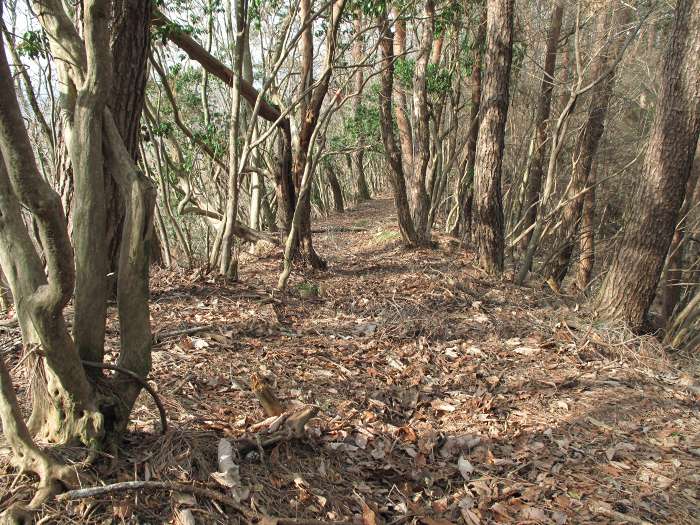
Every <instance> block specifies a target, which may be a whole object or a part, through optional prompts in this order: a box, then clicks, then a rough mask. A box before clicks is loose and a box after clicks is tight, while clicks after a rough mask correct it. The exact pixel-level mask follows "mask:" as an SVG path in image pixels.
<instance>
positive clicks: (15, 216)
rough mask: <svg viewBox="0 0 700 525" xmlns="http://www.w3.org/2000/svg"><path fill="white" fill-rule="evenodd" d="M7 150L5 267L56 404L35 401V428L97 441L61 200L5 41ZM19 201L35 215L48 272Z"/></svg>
mask: <svg viewBox="0 0 700 525" xmlns="http://www.w3.org/2000/svg"><path fill="white" fill-rule="evenodd" d="M0 153H1V155H0V264H2V268H3V272H4V273H5V275H6V277H7V279H8V282H9V284H10V287H11V289H12V294H13V297H14V298H15V304H16V308H17V315H18V319H19V321H20V326H21V328H22V335H23V338H24V343H25V345H28V346H29V347H34V346H36V345H39V344H41V347H42V349H43V352H44V355H45V364H46V372H47V381H48V383H47V396H48V402H49V404H48V406H45V410H43V411H42V412H41V413H39V412H38V411H37V410H36V409H37V405H36V404H35V405H34V408H35V410H34V412H33V414H32V419H31V420H30V423H33V424H32V425H30V428H31V429H32V430H34V431H39V430H41V431H42V434H43V436H44V437H45V438H48V439H51V440H53V441H58V442H62V441H67V440H71V439H75V438H79V439H80V440H81V441H83V443H86V444H89V445H94V444H96V442H97V441H99V440H100V439H101V437H102V433H103V427H102V421H103V420H102V416H101V414H100V413H99V412H98V410H97V406H96V403H95V399H94V394H93V390H92V387H91V385H90V383H89V382H88V380H87V377H86V375H85V373H84V371H83V367H82V365H81V363H80V356H79V354H78V351H77V349H76V347H75V344H74V343H73V340H72V339H71V337H70V335H69V334H68V329H67V326H66V323H65V320H64V318H63V308H64V307H65V305H66V304H67V303H68V300H69V299H70V297H71V293H72V291H73V283H74V275H75V274H74V265H73V251H72V249H71V245H70V241H69V237H68V230H67V228H66V224H65V218H64V215H63V209H62V206H61V200H60V198H59V196H58V195H57V194H56V193H55V192H54V191H53V190H52V189H51V187H50V186H49V185H48V183H46V182H45V181H44V179H43V178H42V177H41V175H40V173H39V170H38V169H37V167H36V163H35V160H34V153H33V150H32V147H31V144H30V142H29V137H28V135H27V132H26V129H25V127H24V121H23V118H22V114H21V112H20V108H19V104H18V102H17V99H16V96H15V91H14V85H13V83H12V76H11V75H10V70H9V67H8V64H7V61H6V58H5V52H4V46H3V44H2V42H0ZM5 167H7V169H5ZM20 206H22V207H24V208H26V209H27V210H28V211H29V212H30V213H32V215H33V216H34V218H35V219H36V222H37V225H38V230H39V239H38V240H39V242H40V243H41V246H42V248H43V253H44V256H45V258H46V273H45V272H44V267H43V264H42V261H41V260H40V258H39V255H38V253H37V252H36V249H35V248H34V245H33V243H32V240H31V238H30V236H29V232H28V231H27V229H26V227H25V224H24V221H23V219H22V215H21V211H20ZM42 406H43V405H42ZM7 430H8V429H7V428H5V431H6V432H7ZM20 457H21V456H20ZM27 467H30V466H29V465H28V466H27Z"/></svg>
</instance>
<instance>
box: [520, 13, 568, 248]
mask: <svg viewBox="0 0 700 525" xmlns="http://www.w3.org/2000/svg"><path fill="white" fill-rule="evenodd" d="M563 15H564V2H562V1H561V0H559V1H557V3H556V4H555V5H554V9H553V10H552V18H551V22H550V25H549V33H548V35H547V48H546V50H545V59H544V72H543V76H542V87H541V88H540V96H539V100H538V102H537V115H536V117H535V137H534V141H535V143H534V150H533V152H532V160H531V162H530V170H529V173H528V177H527V193H526V196H525V202H524V208H525V217H524V220H523V222H522V230H523V231H525V230H527V229H528V228H530V226H532V225H533V224H534V223H535V219H536V218H537V205H538V202H539V199H540V190H541V188H542V174H543V163H544V159H545V158H547V157H548V155H547V121H548V120H549V113H550V109H551V107H552V90H553V89H554V68H555V67H556V64H557V47H558V45H559V34H560V33H561V21H562V18H563ZM531 236H532V231H530V232H529V233H527V234H525V236H524V237H523V238H522V240H521V242H520V245H521V247H522V248H523V249H525V248H527V245H528V244H529V242H530V237H531Z"/></svg>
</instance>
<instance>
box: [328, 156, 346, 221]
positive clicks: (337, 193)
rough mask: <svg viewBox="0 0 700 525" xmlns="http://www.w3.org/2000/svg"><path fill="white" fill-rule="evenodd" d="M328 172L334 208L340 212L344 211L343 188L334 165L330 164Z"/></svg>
mask: <svg viewBox="0 0 700 525" xmlns="http://www.w3.org/2000/svg"><path fill="white" fill-rule="evenodd" d="M326 173H327V174H328V184H329V185H330V187H331V192H333V209H334V210H335V211H336V212H338V213H343V212H344V211H345V205H344V203H343V190H342V188H341V187H340V182H339V181H338V176H337V175H336V174H335V170H334V169H333V166H331V165H329V166H328V167H327V168H326Z"/></svg>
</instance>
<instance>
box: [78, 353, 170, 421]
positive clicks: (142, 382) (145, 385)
mask: <svg viewBox="0 0 700 525" xmlns="http://www.w3.org/2000/svg"><path fill="white" fill-rule="evenodd" d="M82 363H83V365H84V366H87V367H90V368H100V369H103V370H114V371H116V372H119V373H122V374H124V375H127V376H129V377H130V378H131V379H133V380H134V381H136V382H137V383H138V384H139V385H141V386H142V387H143V388H144V390H146V392H148V393H149V394H151V397H152V398H153V401H154V402H155V404H156V406H157V407H158V413H159V414H160V433H161V434H165V433H166V432H167V431H168V419H167V416H166V414H165V407H164V406H163V403H161V401H160V398H159V397H158V394H157V393H156V391H155V390H153V387H151V385H149V384H148V383H147V382H146V380H144V379H143V378H142V377H141V376H139V375H138V374H137V373H136V372H132V371H131V370H129V369H127V368H124V367H121V366H117V365H110V364H107V363H97V362H94V361H82Z"/></svg>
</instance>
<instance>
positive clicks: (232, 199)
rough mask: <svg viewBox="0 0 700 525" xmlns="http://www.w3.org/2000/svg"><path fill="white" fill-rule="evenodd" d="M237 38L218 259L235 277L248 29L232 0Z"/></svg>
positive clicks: (225, 273) (223, 271) (227, 273)
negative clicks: (243, 78) (244, 69)
mask: <svg viewBox="0 0 700 525" xmlns="http://www.w3.org/2000/svg"><path fill="white" fill-rule="evenodd" d="M235 8H236V12H235V20H236V28H235V31H236V38H235V40H236V41H235V44H234V45H235V48H234V59H233V70H234V74H235V75H234V81H233V83H232V84H231V119H230V123H229V126H230V128H229V141H228V147H229V166H228V170H229V172H228V185H227V192H226V215H225V218H224V233H223V236H222V238H221V254H220V260H219V275H222V276H225V277H227V278H228V279H237V278H238V257H237V256H235V255H234V253H233V251H234V241H235V238H234V226H235V224H236V221H237V217H238V191H239V190H238V185H239V184H238V176H239V172H240V170H239V162H240V157H239V145H238V142H239V140H238V139H239V137H240V120H241V118H240V117H241V89H240V88H241V75H242V72H243V50H244V47H245V46H244V44H243V41H244V39H245V33H246V32H247V30H248V29H247V13H246V12H245V8H244V1H243V0H237V1H236V3H235Z"/></svg>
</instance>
